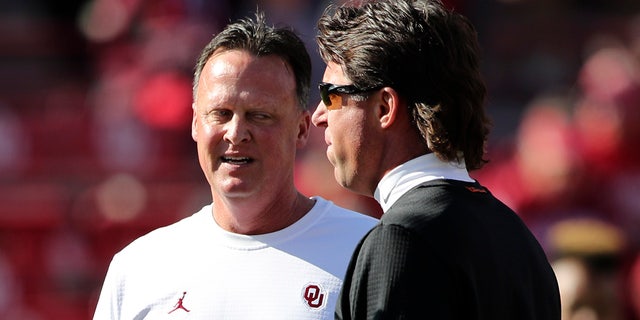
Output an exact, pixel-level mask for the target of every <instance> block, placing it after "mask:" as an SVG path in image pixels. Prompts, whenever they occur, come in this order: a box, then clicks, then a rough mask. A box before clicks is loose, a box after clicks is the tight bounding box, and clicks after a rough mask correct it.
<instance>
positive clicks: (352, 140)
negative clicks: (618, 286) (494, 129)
mask: <svg viewBox="0 0 640 320" xmlns="http://www.w3.org/2000/svg"><path fill="white" fill-rule="evenodd" d="M318 32H319V34H318V37H317V40H318V44H319V49H320V54H321V56H322V58H323V60H325V62H326V63H327V66H326V70H325V73H324V76H323V82H321V83H320V85H319V89H320V93H321V98H322V101H321V103H319V105H318V107H317V109H316V110H315V112H314V114H313V116H312V122H313V124H314V125H316V126H318V127H321V128H324V132H325V134H324V135H325V141H326V143H327V145H328V147H327V152H326V153H327V157H328V158H329V161H330V162H331V163H332V164H333V166H334V175H335V178H336V180H337V181H338V182H339V183H340V184H341V185H342V186H343V187H345V188H348V189H350V190H352V191H355V192H358V193H360V194H364V195H368V196H371V197H375V199H376V200H377V201H378V202H379V203H380V205H381V207H382V209H383V211H384V213H383V215H382V217H381V220H380V223H379V224H378V225H377V226H376V227H374V228H373V229H372V230H371V231H370V232H369V233H368V234H367V235H366V236H365V237H364V239H363V240H362V241H361V243H360V244H359V245H358V247H357V249H356V251H355V252H354V254H353V256H352V260H351V262H350V264H349V268H348V271H347V275H346V277H345V282H344V286H343V289H342V293H341V296H340V298H339V301H338V303H337V308H336V319H426V318H429V319H465V320H470V319H492V320H500V319H545V320H550V319H560V312H561V311H560V297H559V292H558V284H557V280H556V277H555V275H554V272H553V269H552V268H551V266H550V264H549V260H548V258H547V257H546V255H545V252H544V251H543V249H542V247H541V246H540V244H539V242H538V241H537V239H536V238H535V237H534V235H533V234H532V233H531V231H530V230H529V229H528V228H527V227H526V225H525V224H524V223H523V222H522V220H521V219H520V218H519V217H518V216H517V214H516V213H515V212H513V211H512V210H511V209H509V208H508V207H507V206H506V205H504V204H503V203H502V202H500V201H499V200H498V199H497V198H495V197H494V196H493V195H492V194H491V193H490V191H489V190H488V189H487V188H485V187H483V186H482V185H481V184H480V183H479V182H477V181H475V180H473V179H471V178H470V176H469V173H468V172H469V171H470V170H474V169H478V168H480V167H482V165H483V164H484V163H485V162H486V161H485V159H484V152H485V144H486V141H487V136H488V134H489V125H490V124H489V122H490V121H489V119H488V117H487V115H486V114H485V110H484V102H485V97H486V88H485V85H484V82H483V80H482V77H481V74H480V61H479V60H480V58H479V45H478V41H477V36H476V32H475V29H474V27H473V26H472V24H471V23H470V22H469V21H468V20H467V19H466V18H465V17H463V16H462V15H460V14H457V13H455V12H453V11H450V10H448V9H447V8H445V7H444V6H443V5H442V3H441V2H439V1H436V0H431V1H430V0H380V1H353V2H347V3H346V4H345V5H343V6H332V7H329V8H328V9H327V10H326V11H325V13H324V14H323V15H322V16H321V17H320V20H319V22H318Z"/></svg>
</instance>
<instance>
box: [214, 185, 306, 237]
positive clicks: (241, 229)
mask: <svg viewBox="0 0 640 320" xmlns="http://www.w3.org/2000/svg"><path fill="white" fill-rule="evenodd" d="M314 203H315V201H314V200H312V199H309V198H308V197H305V196H304V195H302V194H300V193H299V192H297V191H295V190H294V192H293V193H289V194H288V195H286V196H285V195H282V194H281V195H279V196H278V197H276V198H272V199H266V200H265V199H258V200H256V199H255V198H244V199H238V198H232V199H230V198H223V197H214V201H213V206H212V207H213V213H212V214H213V217H214V219H215V221H216V223H217V224H218V225H219V226H220V227H221V228H223V229H225V230H227V231H229V232H233V233H239V234H247V235H255V234H265V233H271V232H275V231H278V230H281V229H284V228H286V227H288V226H290V225H292V224H293V223H295V222H296V221H298V220H299V219H300V218H302V217H303V216H304V215H305V214H306V213H307V212H309V210H311V208H312V207H313V205H314Z"/></svg>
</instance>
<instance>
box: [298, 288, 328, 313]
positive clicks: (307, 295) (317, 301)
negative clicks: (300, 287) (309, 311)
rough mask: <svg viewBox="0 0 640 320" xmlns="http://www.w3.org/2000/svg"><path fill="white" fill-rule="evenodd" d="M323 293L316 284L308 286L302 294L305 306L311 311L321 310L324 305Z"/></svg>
mask: <svg viewBox="0 0 640 320" xmlns="http://www.w3.org/2000/svg"><path fill="white" fill-rule="evenodd" d="M325 295H326V294H325V292H324V290H322V288H321V287H320V286H319V285H317V284H308V285H307V286H306V287H305V288H304V291H303V292H302V298H303V299H304V301H305V302H306V304H307V306H309V307H311V308H313V309H319V308H322V307H323V306H324V304H325V299H324V297H325Z"/></svg>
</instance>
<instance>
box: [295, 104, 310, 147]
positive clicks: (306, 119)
mask: <svg viewBox="0 0 640 320" xmlns="http://www.w3.org/2000/svg"><path fill="white" fill-rule="evenodd" d="M310 127H311V114H310V113H309V111H308V110H305V111H302V113H301V114H300V119H299V122H298V137H297V142H296V146H297V147H298V148H302V147H304V146H305V145H306V144H307V140H308V139H309V131H310Z"/></svg>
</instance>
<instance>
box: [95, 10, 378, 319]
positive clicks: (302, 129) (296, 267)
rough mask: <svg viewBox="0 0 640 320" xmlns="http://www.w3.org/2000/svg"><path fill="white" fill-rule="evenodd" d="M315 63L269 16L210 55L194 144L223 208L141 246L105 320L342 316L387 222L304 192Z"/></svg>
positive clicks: (199, 70)
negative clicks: (355, 274)
mask: <svg viewBox="0 0 640 320" xmlns="http://www.w3.org/2000/svg"><path fill="white" fill-rule="evenodd" d="M310 73H311V64H310V59H309V55H308V53H307V51H306V49H305V47H304V45H303V43H302V42H301V40H300V39H299V38H298V36H297V35H296V34H295V33H294V32H293V30H291V29H288V28H274V27H270V26H268V25H266V23H265V17H264V14H263V13H260V12H258V13H257V14H256V19H255V20H251V19H242V20H240V21H238V22H236V23H232V24H230V25H228V26H227V27H226V28H225V29H224V30H223V31H222V32H220V33H219V34H218V35H217V36H215V37H214V38H213V39H212V40H211V42H210V43H209V44H208V45H207V46H206V47H205V48H204V50H203V51H202V53H201V55H200V57H199V59H198V61H197V64H196V67H195V75H194V83H193V94H194V96H193V99H194V100H193V120H192V137H193V139H194V140H195V142H196V144H197V150H198V158H199V162H200V166H201V168H202V171H203V172H204V175H205V177H206V179H207V181H208V182H209V184H210V188H211V195H212V198H213V202H212V203H211V204H210V205H207V206H205V207H203V208H202V209H201V210H200V211H199V212H196V213H195V214H193V215H192V216H190V217H187V218H185V219H183V220H181V221H179V222H177V223H175V224H172V225H170V226H167V227H163V228H160V229H157V230H155V231H152V232H151V233H149V234H146V235H144V236H142V237H140V238H138V239H137V240H135V241H133V242H132V243H131V244H129V245H128V246H127V247H125V248H124V249H123V250H122V251H120V252H119V253H117V254H116V255H115V256H114V257H113V260H112V262H111V264H110V266H109V270H108V272H107V275H106V278H105V280H104V285H103V288H102V292H101V294H100V297H99V301H98V304H97V308H96V311H95V315H94V319H142V318H152V319H159V318H163V319H164V318H171V319H174V318H176V319H177V318H184V317H189V318H190V319H331V318H333V313H334V307H335V303H336V300H337V297H338V294H339V291H340V288H341V285H342V280H343V277H344V274H345V272H346V268H347V264H348V261H349V258H350V255H351V253H352V252H353V250H354V248H355V246H356V244H357V242H358V241H359V240H360V239H361V238H362V236H363V235H364V234H365V233H366V232H367V231H369V230H370V229H371V228H372V227H373V226H374V225H375V223H376V222H377V220H376V219H374V218H372V217H369V216H366V215H363V214H360V213H357V212H354V211H349V210H346V209H343V208H340V207H338V206H336V205H334V204H333V203H332V202H330V201H327V200H325V199H323V198H320V197H307V196H305V195H302V194H301V193H300V192H298V191H297V189H296V187H295V185H294V183H293V181H294V180H293V171H294V161H295V157H296V150H297V149H300V148H302V147H303V146H304V145H305V143H306V140H307V137H308V134H309V129H310V122H311V120H310V118H311V115H310V112H309V111H308V110H307V108H306V106H307V99H308V93H309V85H310Z"/></svg>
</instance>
